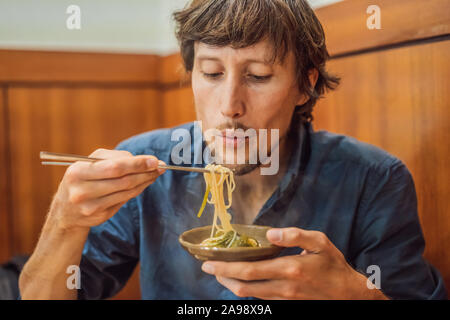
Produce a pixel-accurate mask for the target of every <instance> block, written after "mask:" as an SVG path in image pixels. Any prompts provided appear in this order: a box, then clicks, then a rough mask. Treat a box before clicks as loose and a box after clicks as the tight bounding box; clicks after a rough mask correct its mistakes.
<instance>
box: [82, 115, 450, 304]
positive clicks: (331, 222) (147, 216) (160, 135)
mask: <svg viewBox="0 0 450 320" xmlns="http://www.w3.org/2000/svg"><path fill="white" fill-rule="evenodd" d="M177 128H178V129H180V128H181V129H185V130H187V131H186V132H189V133H190V134H191V136H192V137H193V136H194V134H197V135H198V134H199V130H200V129H199V127H198V126H196V125H194V124H193V123H189V124H185V125H183V126H180V127H177ZM174 129H175V128H172V129H161V130H156V131H151V132H147V133H144V134H141V135H138V136H135V137H132V138H130V139H128V140H126V141H124V142H122V143H120V144H119V146H118V147H117V149H120V150H127V151H129V152H131V153H132V154H134V155H141V154H149V155H155V156H156V157H158V158H159V159H161V160H163V161H165V162H166V163H167V164H172V161H171V151H172V149H173V147H174V146H175V145H177V144H178V143H179V142H178V141H171V136H172V132H173V130H174ZM194 131H196V132H195V133H194ZM200 135H201V133H200ZM294 138H295V139H294V144H293V150H292V154H291V159H290V161H289V165H288V170H287V172H286V174H285V175H284V177H283V178H282V180H281V182H280V184H279V186H278V188H277V189H276V191H275V192H274V193H273V194H272V196H271V197H270V198H269V199H268V200H267V202H266V203H265V204H264V206H263V207H262V209H261V210H260V212H259V213H258V215H257V216H256V218H255V219H254V221H253V223H254V224H258V225H269V226H273V227H299V228H303V229H307V230H318V231H322V232H324V233H325V234H326V235H327V236H328V238H329V239H330V240H331V241H332V242H333V243H334V245H335V246H336V247H337V248H338V249H339V250H340V251H341V252H342V253H343V254H344V256H345V257H346V259H347V261H348V263H349V264H350V265H351V266H352V267H353V268H355V269H356V270H358V271H360V272H363V273H366V272H369V271H368V270H367V268H368V267H369V266H371V265H377V266H379V268H380V271H381V282H380V285H381V290H382V291H383V292H384V293H385V294H386V295H387V296H388V297H390V298H394V299H445V298H446V296H447V294H446V290H445V287H444V284H443V280H442V277H441V276H440V274H439V272H438V271H437V270H436V269H435V268H434V267H433V266H431V265H430V264H429V263H428V262H427V261H426V260H425V259H424V258H423V256H422V254H423V251H424V246H425V243H424V238H423V234H422V230H421V227H420V224H419V219H418V214H417V200H416V193H415V188H414V183H413V180H412V177H411V174H410V173H409V171H408V169H407V168H406V167H405V165H404V164H403V163H402V162H401V161H400V160H398V159H396V158H395V157H393V156H391V155H389V154H388V153H386V152H384V151H382V150H380V149H379V148H376V147H374V146H372V145H369V144H365V143H362V142H359V141H357V140H355V139H353V138H350V137H347V136H343V135H336V134H332V133H329V132H326V131H317V132H316V131H314V130H313V129H312V126H311V125H310V124H304V125H300V126H298V128H297V129H296V130H295V132H294ZM204 147H205V144H204V142H200V143H198V142H197V144H196V143H192V145H191V149H190V150H191V152H192V155H193V157H192V158H191V159H192V163H193V162H194V156H197V157H198V155H199V154H201V152H194V151H195V150H197V151H198V150H199V149H198V148H200V150H202V148H204ZM197 160H198V159H197ZM185 165H187V166H189V164H185ZM191 166H204V164H191ZM204 192H205V182H204V179H203V175H202V174H201V173H193V172H179V171H171V170H167V171H166V172H165V173H164V174H163V175H162V176H160V177H159V178H158V179H157V180H156V182H155V183H153V184H152V185H150V186H149V187H148V188H146V189H145V191H144V192H143V193H141V194H140V195H139V196H138V197H136V198H133V199H131V200H129V201H128V202H127V203H126V204H125V205H124V206H123V207H122V208H121V209H120V210H119V211H118V212H117V214H115V215H114V216H113V217H112V218H111V219H109V220H108V221H106V222H105V223H103V224H101V225H99V226H97V227H93V228H91V231H90V233H89V236H88V239H87V242H86V244H85V247H84V250H83V255H82V259H81V263H80V269H81V287H82V288H81V289H80V290H79V291H78V296H79V298H82V299H103V298H108V297H111V296H113V295H115V294H116V293H117V292H118V291H119V290H120V289H121V288H122V287H123V286H124V285H125V283H126V282H127V280H128V279H129V277H130V275H131V274H132V272H133V270H134V268H135V267H136V264H137V263H138V262H140V285H141V293H142V298H143V299H238V297H237V296H235V295H234V294H233V293H232V292H231V291H229V290H228V289H226V288H225V287H223V286H222V285H221V284H219V283H218V282H217V281H216V279H215V277H214V276H211V275H208V274H206V273H204V272H203V271H201V269H200V266H201V262H200V261H198V260H196V259H194V258H193V257H192V256H191V255H190V254H189V253H188V252H186V251H185V250H184V249H183V248H182V247H181V245H180V244H179V242H178V237H179V235H180V234H181V233H183V232H184V231H186V230H188V229H191V228H194V227H199V226H205V225H210V224H211V223H212V217H213V215H212V209H213V208H212V207H209V208H208V207H207V209H206V211H205V213H203V215H202V217H201V218H200V219H199V218H197V217H196V213H197V212H198V209H199V208H200V206H201V203H202V198H203V195H204ZM231 214H233V212H232V211H231ZM232 222H235V223H237V222H239V221H234V220H232ZM301 251H302V249H300V248H286V249H284V250H283V252H282V255H289V254H298V253H300V252H301ZM370 272H372V271H370ZM366 275H367V276H369V275H370V273H369V274H366Z"/></svg>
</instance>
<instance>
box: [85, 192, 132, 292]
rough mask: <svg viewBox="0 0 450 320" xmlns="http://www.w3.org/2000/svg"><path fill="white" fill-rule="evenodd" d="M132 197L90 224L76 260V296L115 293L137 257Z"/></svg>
mask: <svg viewBox="0 0 450 320" xmlns="http://www.w3.org/2000/svg"><path fill="white" fill-rule="evenodd" d="M137 210H138V208H137V203H136V198H133V199H131V200H129V201H128V202H127V203H126V204H125V205H123V206H122V207H121V208H120V210H119V211H118V212H117V213H116V214H115V215H114V216H113V217H111V218H110V219H109V220H107V221H106V222H104V223H103V224H101V225H99V226H96V227H92V228H91V230H90V232H89V235H88V238H87V241H86V244H85V246H84V249H83V254H82V257H81V262H80V271H81V289H80V290H78V299H106V298H109V297H112V296H114V295H115V294H117V293H118V292H119V291H120V289H122V288H123V286H124V285H125V284H126V282H127V281H128V279H129V278H130V276H131V274H132V272H133V270H134V268H135V267H136V265H137V262H138V260H139V227H138V221H137V217H136V215H137Z"/></svg>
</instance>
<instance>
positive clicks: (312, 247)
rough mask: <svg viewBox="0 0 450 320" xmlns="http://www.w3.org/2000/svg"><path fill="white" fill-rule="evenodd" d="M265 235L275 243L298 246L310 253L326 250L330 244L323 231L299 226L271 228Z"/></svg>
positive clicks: (284, 245)
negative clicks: (304, 228)
mask: <svg viewBox="0 0 450 320" xmlns="http://www.w3.org/2000/svg"><path fill="white" fill-rule="evenodd" d="M266 236H267V239H268V240H269V241H270V242H272V243H273V244H275V245H278V246H282V247H300V248H303V249H305V250H306V251H308V252H312V253H318V252H321V251H324V250H327V249H328V248H329V247H330V244H331V242H330V240H329V239H328V237H327V236H326V235H325V234H324V233H323V232H320V231H310V230H303V229H299V228H273V229H270V230H269V231H267V235H266Z"/></svg>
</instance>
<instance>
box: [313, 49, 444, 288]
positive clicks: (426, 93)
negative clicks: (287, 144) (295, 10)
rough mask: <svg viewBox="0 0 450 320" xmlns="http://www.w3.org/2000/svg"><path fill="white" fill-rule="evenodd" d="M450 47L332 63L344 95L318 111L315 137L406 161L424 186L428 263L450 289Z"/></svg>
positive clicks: (335, 96) (330, 99)
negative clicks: (330, 136) (344, 139)
mask: <svg viewBox="0 0 450 320" xmlns="http://www.w3.org/2000/svg"><path fill="white" fill-rule="evenodd" d="M448 52H450V41H442V42H434V43H428V44H421V45H414V46H408V47H403V48H397V49H393V50H386V51H380V52H373V53H369V54H362V55H357V56H351V57H346V58H340V59H334V60H332V61H330V64H329V69H330V70H331V71H332V72H335V73H337V74H339V75H340V76H341V77H342V84H341V86H340V88H339V89H338V90H337V91H335V92H332V93H329V94H328V95H327V97H326V98H325V99H323V100H321V101H320V102H319V103H318V105H317V106H316V107H315V110H314V114H315V120H314V123H315V129H316V130H318V129H326V130H328V131H332V132H337V133H342V134H346V135H350V136H353V137H356V138H358V139H359V140H362V141H365V142H368V143H371V144H374V145H377V146H379V147H381V148H382V149H384V150H386V151H388V152H390V153H391V154H394V155H395V156H397V157H399V158H400V159H401V160H402V161H403V162H404V163H405V164H406V165H407V166H408V168H409V169H410V171H411V172H412V175H413V177H414V181H415V184H416V189H417V195H418V205H419V215H420V220H421V223H422V228H423V231H424V235H425V239H426V253H425V256H426V257H427V258H428V259H429V260H430V262H432V263H433V264H434V265H435V266H436V267H437V268H438V269H439V270H440V271H441V273H442V274H443V276H444V277H445V280H446V284H447V287H448V288H450V255H448V254H445V250H446V248H448V247H449V246H450V215H449V212H450V205H449V202H448V201H447V197H448V195H449V194H450V179H449V177H450V167H449V165H448V161H449V159H450V145H449V143H448V142H449V141H450V109H449V106H450V96H449V94H448V88H450V61H449V59H448Z"/></svg>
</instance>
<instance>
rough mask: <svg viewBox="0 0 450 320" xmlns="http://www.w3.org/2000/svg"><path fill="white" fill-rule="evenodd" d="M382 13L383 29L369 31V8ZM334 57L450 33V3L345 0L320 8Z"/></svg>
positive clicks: (317, 11) (433, 0)
mask: <svg viewBox="0 0 450 320" xmlns="http://www.w3.org/2000/svg"><path fill="white" fill-rule="evenodd" d="M374 4H375V5H377V6H378V7H379V8H380V12H381V29H380V30H377V29H375V30H369V29H368V28H367V18H368V17H369V16H370V14H367V13H366V10H367V7H368V6H369V5H374ZM315 12H316V15H317V17H318V18H319V20H320V21H321V23H322V25H323V28H324V31H325V35H326V39H327V42H326V43H327V48H328V51H329V52H330V54H331V55H332V56H334V55H338V54H343V53H349V52H355V51H359V50H365V49H369V48H378V47H381V46H385V45H393V44H397V43H402V42H407V41H412V40H418V39H425V38H430V37H436V36H441V35H445V34H449V33H450V1H443V0H427V1H423V0H395V1H392V0H377V1H371V0H346V1H342V2H338V3H335V4H332V5H330V6H326V7H323V8H320V9H317V10H316V11H315Z"/></svg>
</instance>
